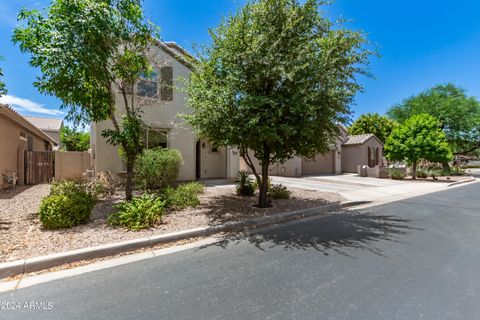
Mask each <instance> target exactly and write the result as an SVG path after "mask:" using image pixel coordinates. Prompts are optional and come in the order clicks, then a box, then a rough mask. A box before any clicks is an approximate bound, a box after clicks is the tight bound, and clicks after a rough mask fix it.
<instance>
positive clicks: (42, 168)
mask: <svg viewBox="0 0 480 320" xmlns="http://www.w3.org/2000/svg"><path fill="white" fill-rule="evenodd" d="M24 159H25V184H39V183H49V182H50V181H51V180H52V178H53V175H54V152H53V151H27V150H25V157H24Z"/></svg>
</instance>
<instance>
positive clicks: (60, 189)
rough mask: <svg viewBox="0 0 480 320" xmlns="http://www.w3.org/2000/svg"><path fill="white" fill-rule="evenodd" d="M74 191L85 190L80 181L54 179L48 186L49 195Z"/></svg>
mask: <svg viewBox="0 0 480 320" xmlns="http://www.w3.org/2000/svg"><path fill="white" fill-rule="evenodd" d="M76 192H85V187H84V186H83V184H82V183H81V182H78V181H73V180H56V181H54V182H53V183H52V185H51V187H50V195H60V194H68V193H76Z"/></svg>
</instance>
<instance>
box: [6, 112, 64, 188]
mask: <svg viewBox="0 0 480 320" xmlns="http://www.w3.org/2000/svg"><path fill="white" fill-rule="evenodd" d="M0 137H1V138H2V143H0V173H1V174H3V175H7V176H11V175H13V174H16V175H17V177H18V184H23V182H24V179H23V177H24V168H25V163H24V153H25V152H24V151H25V150H28V151H46V150H52V148H53V147H54V146H56V142H55V141H54V140H53V139H52V138H51V137H50V136H48V135H47V134H45V133H44V132H42V131H41V130H40V129H38V128H37V127H35V126H34V125H33V124H32V123H30V122H29V121H27V120H26V119H25V117H22V116H21V115H20V114H19V113H17V112H16V111H15V110H13V109H11V108H10V107H9V106H8V105H2V104H0ZM5 186H6V184H5V181H4V178H3V176H2V177H0V188H3V187H5Z"/></svg>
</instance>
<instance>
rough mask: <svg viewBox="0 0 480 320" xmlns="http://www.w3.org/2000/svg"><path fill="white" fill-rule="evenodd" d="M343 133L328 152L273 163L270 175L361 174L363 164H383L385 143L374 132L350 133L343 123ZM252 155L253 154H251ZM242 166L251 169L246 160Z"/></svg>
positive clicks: (373, 165)
mask: <svg viewBox="0 0 480 320" xmlns="http://www.w3.org/2000/svg"><path fill="white" fill-rule="evenodd" d="M339 131H340V134H339V136H338V137H337V139H336V141H335V143H334V144H332V145H331V148H330V150H329V151H328V152H326V153H325V154H317V155H316V156H315V157H314V158H313V159H307V158H303V157H302V158H301V157H295V158H293V159H290V160H288V161H286V162H285V163H282V164H277V165H273V166H271V167H270V169H269V174H270V175H273V176H285V177H299V176H309V175H322V174H341V173H342V172H345V173H357V167H358V166H359V165H367V166H369V167H370V168H373V167H375V166H377V165H381V164H383V160H382V159H383V143H382V142H381V141H380V140H379V139H378V138H377V137H376V136H375V135H373V134H362V135H356V136H349V135H348V132H347V130H346V129H345V128H344V127H343V126H339ZM251 156H252V155H251ZM252 160H253V161H254V163H255V166H256V169H257V170H260V166H259V164H258V161H257V160H256V159H255V158H254V157H252ZM240 169H241V170H249V171H250V168H249V167H248V166H247V164H246V163H245V161H243V159H241V160H240Z"/></svg>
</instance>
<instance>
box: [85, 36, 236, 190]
mask: <svg viewBox="0 0 480 320" xmlns="http://www.w3.org/2000/svg"><path fill="white" fill-rule="evenodd" d="M150 55H151V61H152V65H153V66H154V69H155V76H154V77H153V79H141V80H140V81H138V83H136V84H135V86H134V88H133V92H132V94H133V95H134V97H135V99H138V100H139V101H141V104H142V110H143V121H144V122H145V124H146V125H147V126H148V128H147V129H146V132H145V145H146V147H147V148H155V147H168V148H174V149H178V150H179V151H180V152H181V154H182V157H183V161H184V163H183V165H182V167H181V168H180V172H179V180H182V181H186V180H196V179H209V178H227V179H231V178H233V177H235V175H236V173H237V171H238V168H239V155H238V152H237V151H236V150H234V149H231V148H224V147H222V148H215V147H214V146H212V145H211V144H210V143H208V141H200V140H198V139H197V137H196V136H195V134H194V132H193V131H192V129H191V128H190V127H189V126H188V125H187V124H186V122H185V120H184V119H183V118H182V117H181V115H182V114H186V113H188V112H189V111H188V109H187V106H186V94H185V92H183V90H182V87H183V86H184V83H183V81H182V79H186V78H188V76H189V75H190V73H191V72H192V66H191V64H190V63H189V59H187V58H186V57H187V55H188V53H187V52H186V51H185V50H184V49H182V48H181V47H180V46H178V45H177V44H176V43H174V42H158V43H157V46H155V47H152V48H151V50H150ZM116 98H117V99H116V103H117V108H116V109H117V113H118V115H120V114H121V112H122V108H123V107H122V104H123V102H122V99H121V97H120V94H119V95H117V97H116ZM108 128H112V123H111V121H110V120H106V121H103V122H98V123H92V125H91V140H90V141H91V149H92V158H93V164H94V168H95V171H96V172H101V171H107V170H108V171H110V172H112V173H115V174H118V173H122V172H124V171H125V170H126V167H125V163H124V162H123V160H122V159H121V157H120V156H119V155H118V148H117V147H114V146H112V145H110V144H108V143H107V142H106V141H105V139H104V138H103V137H102V136H101V133H102V131H103V130H104V129H108Z"/></svg>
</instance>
